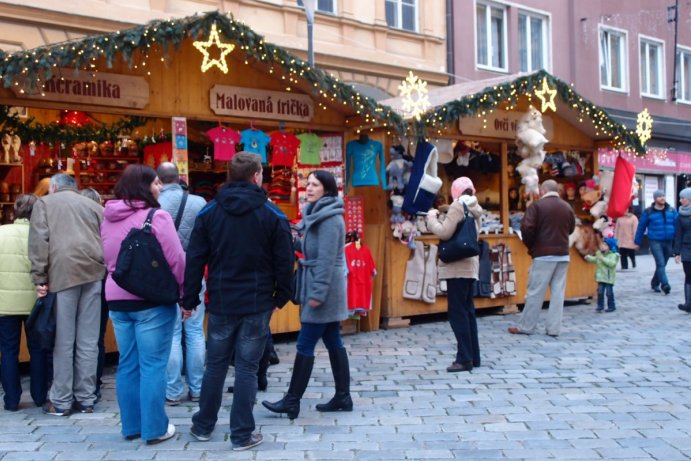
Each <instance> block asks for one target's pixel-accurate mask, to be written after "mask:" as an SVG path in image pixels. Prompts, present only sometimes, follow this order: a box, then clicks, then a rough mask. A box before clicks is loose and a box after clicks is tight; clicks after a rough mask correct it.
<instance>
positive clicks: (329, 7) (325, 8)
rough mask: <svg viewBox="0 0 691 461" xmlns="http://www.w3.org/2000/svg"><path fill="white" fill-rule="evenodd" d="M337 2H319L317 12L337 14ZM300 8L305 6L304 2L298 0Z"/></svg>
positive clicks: (323, 0)
mask: <svg viewBox="0 0 691 461" xmlns="http://www.w3.org/2000/svg"><path fill="white" fill-rule="evenodd" d="M335 3H336V0H317V11H321V12H322V13H331V14H336V5H335ZM298 6H305V5H303V4H302V0H298Z"/></svg>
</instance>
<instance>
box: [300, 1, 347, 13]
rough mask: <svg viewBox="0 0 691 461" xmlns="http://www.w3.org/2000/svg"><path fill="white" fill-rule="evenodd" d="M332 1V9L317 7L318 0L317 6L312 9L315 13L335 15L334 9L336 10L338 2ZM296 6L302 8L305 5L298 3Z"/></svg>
mask: <svg viewBox="0 0 691 461" xmlns="http://www.w3.org/2000/svg"><path fill="white" fill-rule="evenodd" d="M332 1H333V11H328V10H322V9H319V0H317V8H315V10H314V11H315V12H316V13H324V14H333V15H335V14H336V11H338V3H337V2H338V0H332ZM298 6H299V7H300V8H303V9H304V8H305V5H304V4H302V5H300V4H298Z"/></svg>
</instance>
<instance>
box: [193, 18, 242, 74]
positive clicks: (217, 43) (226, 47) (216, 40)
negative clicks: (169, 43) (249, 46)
mask: <svg viewBox="0 0 691 461" xmlns="http://www.w3.org/2000/svg"><path fill="white" fill-rule="evenodd" d="M192 44H193V45H194V47H195V48H196V49H198V50H199V51H200V52H201V54H203V55H204V61H202V72H206V71H207V70H209V69H210V68H211V67H212V66H216V67H218V68H219V69H221V72H223V73H224V74H227V73H228V64H227V63H226V56H228V54H230V52H231V51H233V49H234V48H235V45H232V44H230V43H223V42H221V38H220V37H219V35H218V29H217V28H216V23H214V24H212V25H211V32H210V33H209V40H207V41H206V42H202V41H201V40H199V41H196V42H193V43H192ZM211 47H215V48H218V49H219V50H221V55H220V56H219V57H218V59H211V58H210V56H209V48H211Z"/></svg>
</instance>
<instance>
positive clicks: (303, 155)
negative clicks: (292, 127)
mask: <svg viewBox="0 0 691 461" xmlns="http://www.w3.org/2000/svg"><path fill="white" fill-rule="evenodd" d="M298 138H299V139H300V164H301V165H319V164H320V163H321V158H320V157H319V152H320V151H321V148H322V145H323V142H322V140H321V138H320V137H319V136H317V135H316V134H314V133H301V134H299V135H298Z"/></svg>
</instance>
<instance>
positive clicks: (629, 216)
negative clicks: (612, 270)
mask: <svg viewBox="0 0 691 461" xmlns="http://www.w3.org/2000/svg"><path fill="white" fill-rule="evenodd" d="M637 228H638V217H637V216H636V215H635V214H634V213H633V206H630V207H629V209H628V211H627V212H626V214H624V216H621V217H620V218H618V219H617V224H616V226H615V227H614V238H616V239H617V241H618V242H619V255H620V256H621V268H622V269H624V270H628V268H629V262H628V260H629V259H630V260H631V268H632V269H635V268H636V251H637V250H638V245H636V244H635V243H634V238H635V237H636V229H637Z"/></svg>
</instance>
